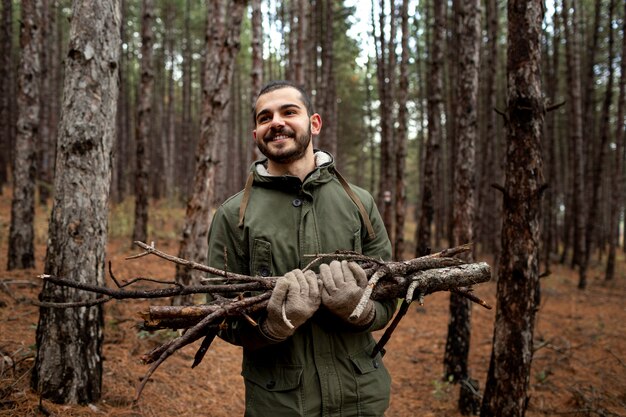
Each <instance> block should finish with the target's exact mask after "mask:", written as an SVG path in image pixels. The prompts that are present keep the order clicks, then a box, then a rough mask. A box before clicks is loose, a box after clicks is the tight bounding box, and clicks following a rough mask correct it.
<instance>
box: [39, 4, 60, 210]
mask: <svg viewBox="0 0 626 417" xmlns="http://www.w3.org/2000/svg"><path fill="white" fill-rule="evenodd" d="M56 7H57V6H56V5H55V4H53V0H43V3H42V10H41V27H40V32H41V47H40V55H39V62H40V69H41V71H40V80H39V97H40V106H39V107H40V109H39V129H38V130H39V140H38V143H37V190H38V191H39V198H38V200H39V203H40V204H41V205H42V206H45V205H46V204H47V202H48V199H49V198H50V196H51V194H52V180H53V173H52V170H53V168H54V163H53V161H54V150H55V144H56V140H55V137H54V135H53V133H52V132H53V131H52V129H51V124H50V120H51V119H52V113H53V112H56V111H57V110H58V108H54V107H53V106H52V104H53V96H54V91H53V90H52V80H53V77H54V73H53V69H54V67H53V64H52V62H54V61H56V60H57V59H58V54H56V53H55V45H56V40H55V36H54V35H55V34H56V27H55V17H56Z"/></svg>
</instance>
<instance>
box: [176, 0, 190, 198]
mask: <svg viewBox="0 0 626 417" xmlns="http://www.w3.org/2000/svg"><path fill="white" fill-rule="evenodd" d="M192 45H193V42H192V40H191V0H185V23H184V29H183V52H182V55H183V63H182V70H183V76H182V78H183V94H182V95H183V98H182V101H183V106H182V107H183V111H182V121H181V140H180V141H179V143H180V145H179V148H178V152H177V156H176V166H177V170H176V178H178V181H179V182H178V184H177V185H178V187H179V190H180V192H181V194H182V195H183V196H187V192H188V189H189V187H188V186H187V185H186V184H187V183H188V182H187V179H188V175H187V172H188V170H189V167H188V165H191V166H192V168H193V165H192V164H191V163H188V162H191V161H188V158H187V157H186V155H192V154H193V147H192V146H191V144H192V143H193V142H194V140H193V138H192V136H193V134H194V131H193V129H192V128H193V126H192V117H191V103H192V95H191V87H192V85H191V84H192V71H193V59H192V52H193V51H192ZM185 198H186V197H185Z"/></svg>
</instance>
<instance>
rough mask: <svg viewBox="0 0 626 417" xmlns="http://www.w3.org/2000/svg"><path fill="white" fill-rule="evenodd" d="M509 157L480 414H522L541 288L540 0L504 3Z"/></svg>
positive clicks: (503, 190) (542, 108)
mask: <svg viewBox="0 0 626 417" xmlns="http://www.w3.org/2000/svg"><path fill="white" fill-rule="evenodd" d="M507 8H508V22H509V30H508V51H507V74H508V76H507V80H508V87H507V101H508V103H507V154H506V155H507V156H506V172H505V174H506V179H505V185H504V188H503V189H502V192H503V194H504V213H503V215H504V216H503V223H502V257H501V264H500V271H499V274H498V291H497V310H496V321H495V324H494V336H493V350H492V353H491V361H490V364H489V373H488V376H487V383H486V387H485V393H484V395H483V402H482V407H481V410H480V415H481V416H483V417H490V416H508V417H514V416H520V417H521V416H523V415H524V414H525V411H526V407H527V404H528V384H529V380H530V367H531V361H532V354H533V333H534V325H535V314H536V311H537V308H538V304H537V301H538V300H537V297H536V295H537V293H538V290H539V261H538V257H539V247H538V245H539V237H540V230H539V229H540V224H541V194H542V190H543V187H544V180H543V160H542V154H541V135H542V128H543V120H544V112H545V109H544V98H543V96H542V92H541V91H542V90H541V37H542V34H541V32H542V31H541V22H542V20H543V2H542V1H540V0H532V1H528V0H511V1H509V3H508V7H507Z"/></svg>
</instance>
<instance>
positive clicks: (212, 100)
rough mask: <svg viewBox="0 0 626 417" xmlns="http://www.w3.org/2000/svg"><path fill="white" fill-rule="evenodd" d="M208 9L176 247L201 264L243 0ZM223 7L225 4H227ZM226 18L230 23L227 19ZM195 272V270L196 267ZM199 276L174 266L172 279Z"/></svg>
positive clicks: (183, 255)
mask: <svg viewBox="0 0 626 417" xmlns="http://www.w3.org/2000/svg"><path fill="white" fill-rule="evenodd" d="M209 3H210V4H209V7H208V9H209V10H211V11H212V12H211V13H210V14H209V21H208V22H207V23H208V24H207V27H206V40H207V45H206V59H207V62H206V65H205V67H204V68H205V71H204V73H203V74H202V76H203V78H204V81H203V89H202V132H201V135H200V140H199V142H198V149H197V151H196V173H195V177H194V181H193V191H192V195H191V197H190V198H189V201H188V203H187V211H186V214H185V225H184V228H183V236H182V240H181V244H180V249H179V253H178V254H179V257H181V258H183V259H188V260H192V261H195V262H199V263H203V262H204V261H205V260H206V256H207V250H208V248H207V237H208V233H209V225H210V218H211V213H210V211H211V203H212V202H213V195H214V189H213V184H214V180H215V168H216V165H217V164H219V163H220V161H219V160H218V159H217V149H216V146H217V141H216V140H215V137H214V134H215V132H216V131H218V128H219V127H220V126H221V125H222V120H223V117H224V109H225V108H226V105H227V104H228V101H229V100H230V97H229V96H230V83H231V80H232V74H233V66H234V64H235V57H236V56H237V52H238V51H239V45H240V44H239V35H240V31H241V20H242V17H243V12H244V9H245V5H246V1H245V0H234V1H232V2H227V4H226V5H224V4H223V2H220V1H219V0H211V1H210V2H209ZM225 6H227V7H225ZM226 17H228V22H226ZM196 272H197V271H196ZM199 279H200V274H197V273H192V271H190V270H188V269H186V268H183V267H177V269H176V282H179V283H181V284H189V283H197V282H199ZM189 301H190V299H186V298H183V297H177V298H176V299H175V300H174V303H175V304H183V303H187V302H189Z"/></svg>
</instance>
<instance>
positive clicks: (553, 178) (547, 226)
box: [542, 12, 563, 273]
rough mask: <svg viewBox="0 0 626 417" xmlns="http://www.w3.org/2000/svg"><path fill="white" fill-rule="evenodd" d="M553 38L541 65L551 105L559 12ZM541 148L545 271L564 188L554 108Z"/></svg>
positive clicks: (555, 84) (552, 249)
mask: <svg viewBox="0 0 626 417" xmlns="http://www.w3.org/2000/svg"><path fill="white" fill-rule="evenodd" d="M552 19H553V20H552V24H553V30H552V42H551V43H550V46H551V47H552V51H551V52H550V50H549V49H550V47H549V46H548V45H546V47H545V49H546V51H545V54H544V55H545V57H546V62H545V63H544V68H546V69H547V70H546V71H545V72H546V78H545V79H546V83H545V84H546V92H547V96H548V97H547V98H548V100H549V103H551V104H552V105H554V104H555V103H556V99H557V93H558V86H559V82H558V81H559V74H558V70H559V44H560V40H561V34H560V24H559V17H558V14H557V13H556V12H555V13H554V14H553V16H552ZM543 143H544V145H543V146H544V149H545V150H546V152H545V155H546V159H545V164H546V165H547V167H548V173H547V176H546V183H547V184H550V188H549V189H548V190H547V195H546V198H545V199H544V205H543V207H544V209H543V213H544V226H543V239H542V240H543V262H544V269H545V271H546V273H549V271H550V265H551V258H552V255H553V253H554V252H555V251H556V249H557V248H558V244H557V241H556V237H557V235H558V230H557V214H558V207H557V196H558V194H559V193H560V190H562V189H563V187H562V185H561V181H560V178H558V170H557V167H558V165H559V164H560V160H559V159H558V158H557V145H558V135H557V117H556V112H554V111H553V112H550V113H549V114H548V115H547V117H546V129H545V138H544V141H543Z"/></svg>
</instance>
